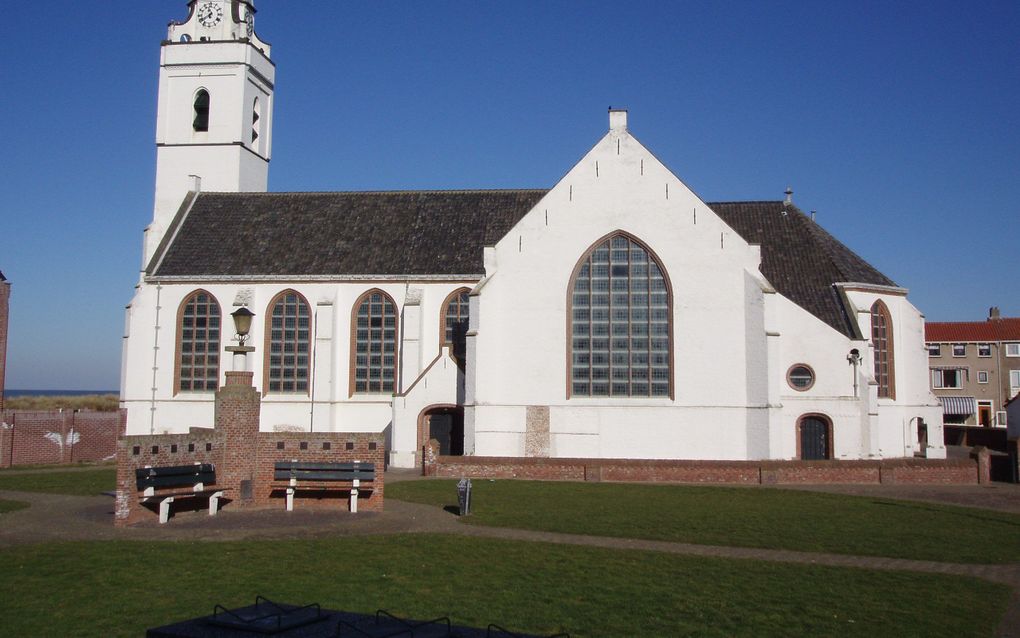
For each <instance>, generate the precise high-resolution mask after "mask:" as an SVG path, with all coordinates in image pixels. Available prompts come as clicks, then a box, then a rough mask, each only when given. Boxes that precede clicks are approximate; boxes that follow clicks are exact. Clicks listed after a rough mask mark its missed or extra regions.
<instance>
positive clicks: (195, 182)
mask: <svg viewBox="0 0 1020 638" xmlns="http://www.w3.org/2000/svg"><path fill="white" fill-rule="evenodd" d="M188 177H190V178H191V190H192V191H193V192H195V193H201V192H202V177H201V176H200V175H188Z"/></svg>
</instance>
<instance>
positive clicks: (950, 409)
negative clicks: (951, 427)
mask: <svg viewBox="0 0 1020 638" xmlns="http://www.w3.org/2000/svg"><path fill="white" fill-rule="evenodd" d="M939 401H941V402H942V413H943V414H951V415H953V416H970V415H971V414H974V413H975V412H977V401H976V400H975V399H974V397H939Z"/></svg>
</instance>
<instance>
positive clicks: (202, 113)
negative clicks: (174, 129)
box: [191, 89, 209, 132]
mask: <svg viewBox="0 0 1020 638" xmlns="http://www.w3.org/2000/svg"><path fill="white" fill-rule="evenodd" d="M191 126H192V128H194V129H195V131H197V132H201V131H208V130H209V92H208V91H206V90H205V89H199V90H198V93H196V94H195V119H194V120H193V121H192V123H191Z"/></svg>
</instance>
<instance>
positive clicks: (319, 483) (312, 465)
mask: <svg viewBox="0 0 1020 638" xmlns="http://www.w3.org/2000/svg"><path fill="white" fill-rule="evenodd" d="M273 478H274V480H276V481H278V482H282V481H286V486H287V511H288V512H292V511H294V494H295V493H296V492H297V490H298V489H299V488H305V489H313V488H319V489H326V488H330V487H338V485H337V484H338V483H344V484H350V490H351V512H354V513H357V511H358V493H359V491H360V490H361V482H362V481H368V482H372V481H375V464H374V463H317V462H307V461H306V462H299V461H278V462H277V463H276V466H275V468H274V474H273ZM342 487H346V485H344V486H342ZM368 491H371V489H369V490H368Z"/></svg>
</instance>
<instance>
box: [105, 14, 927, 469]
mask: <svg viewBox="0 0 1020 638" xmlns="http://www.w3.org/2000/svg"><path fill="white" fill-rule="evenodd" d="M188 6H189V9H190V13H189V15H188V17H187V19H185V20H184V21H183V22H174V23H171V24H170V26H169V29H168V33H167V39H166V40H165V41H164V42H163V43H162V46H161V59H160V80H159V105H158V115H157V122H156V147H157V167H156V195H155V209H154V213H153V219H152V223H151V224H150V225H149V226H148V227H147V228H146V230H145V242H144V256H143V265H142V273H141V277H140V280H139V282H138V285H137V287H136V290H135V294H134V297H133V299H132V300H131V303H130V305H129V306H128V307H127V317H126V328H125V335H124V351H123V369H122V375H121V379H122V381H121V384H122V385H121V400H122V406H123V407H124V408H126V410H127V415H128V417H127V418H128V420H127V434H150V433H151V434H162V433H178V432H187V431H188V429H189V428H191V427H212V425H213V422H214V395H215V391H216V390H217V388H218V387H220V386H221V385H222V384H223V382H224V373H225V372H227V371H229V370H230V369H231V366H232V364H233V361H232V359H231V358H230V357H228V356H227V355H226V354H225V353H224V348H225V347H226V346H231V345H235V344H236V342H235V341H234V340H233V336H234V335H233V333H234V328H233V322H232V320H231V317H230V316H229V315H230V314H231V313H232V312H234V311H235V310H237V309H238V308H242V307H244V308H247V310H249V311H250V312H253V313H254V315H255V317H254V321H253V324H252V328H251V332H250V336H249V339H248V342H247V345H249V346H254V348H255V350H254V352H253V353H251V354H250V355H248V358H247V365H248V367H249V369H250V370H252V371H253V372H254V383H255V386H256V388H257V389H258V391H259V392H260V393H261V395H262V404H261V428H262V430H263V431H306V432H324V431H336V432H383V433H385V434H386V440H387V450H388V452H389V463H390V464H391V465H393V466H396V467H415V466H418V465H420V464H421V462H422V450H423V447H424V446H425V444H426V443H427V442H428V441H429V440H430V439H436V440H438V441H439V442H440V449H441V453H442V454H452V455H458V454H463V455H474V456H504V457H525V456H527V457H563V458H623V459H719V460H761V459H881V458H898V457H913V456H927V457H931V458H942V457H944V456H945V448H944V447H943V444H942V408H941V406H940V405H939V403H938V400H937V399H936V398H935V396H934V395H933V394H932V393H931V391H930V390H929V387H928V357H927V351H926V350H925V347H924V318H923V316H922V314H921V313H920V312H919V311H918V310H917V309H916V308H915V307H914V306H913V305H911V303H910V302H909V301H908V300H907V290H906V289H905V288H903V287H900V286H898V285H897V284H895V283H894V282H893V281H891V280H890V279H889V278H888V277H886V276H884V275H883V274H882V273H880V272H878V271H877V270H875V269H874V268H873V267H872V266H870V265H869V264H868V263H867V262H865V261H864V260H863V259H862V258H861V257H859V256H857V255H856V254H854V253H853V252H852V251H851V250H850V249H848V248H847V247H846V246H844V245H843V244H841V243H840V242H839V241H837V240H836V239H835V238H833V237H832V236H831V235H829V234H828V233H827V232H825V230H823V229H822V228H821V227H820V226H819V225H818V224H817V223H815V222H814V221H813V220H812V219H811V218H810V217H808V216H806V215H805V214H804V213H803V212H801V211H800V210H799V209H798V208H797V207H796V206H794V205H793V203H792V201H790V198H789V196H788V197H787V199H786V200H785V201H784V200H778V201H752V202H721V203H720V202H703V201H701V200H700V199H699V198H698V196H697V195H695V194H694V193H693V192H692V191H691V190H690V189H689V188H688V187H687V186H686V185H685V184H684V182H683V181H681V180H680V178H678V177H677V176H676V175H674V174H673V173H672V172H670V170H669V169H668V168H667V167H665V166H664V165H663V164H662V163H660V162H659V161H658V160H657V159H656V158H655V156H654V155H653V154H652V152H650V151H649V150H648V149H647V148H646V147H645V146H644V145H643V144H642V143H641V142H639V141H638V140H637V139H636V138H635V137H634V136H633V135H632V134H631V132H630V130H629V127H628V121H627V115H628V114H627V112H626V111H624V110H611V111H610V112H609V129H608V131H607V132H606V133H605V134H604V135H603V136H602V137H601V139H599V140H597V141H596V142H595V145H594V146H593V147H592V148H591V150H589V151H588V152H587V154H585V155H584V157H583V158H582V159H581V160H580V161H579V162H578V163H577V164H576V165H575V166H573V167H572V168H570V169H569V170H568V171H567V172H566V175H565V176H564V177H563V178H562V179H560V181H559V182H557V183H556V184H555V185H554V186H553V187H552V188H550V189H528V190H459V191H441V190H437V191H395V192H333V193H293V192H281V193H269V192H266V190H267V176H268V170H269V160H270V157H271V149H272V139H273V134H272V133H273V130H272V127H273V90H274V78H275V72H276V69H275V66H274V64H273V62H272V59H271V57H270V46H269V45H268V44H267V43H265V42H263V41H262V40H261V39H260V38H259V37H258V36H257V35H256V33H255V30H254V16H255V8H254V6H253V5H252V2H249V1H246V0H192V1H191V2H190V3H189V5H188ZM564 168H567V167H564Z"/></svg>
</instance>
